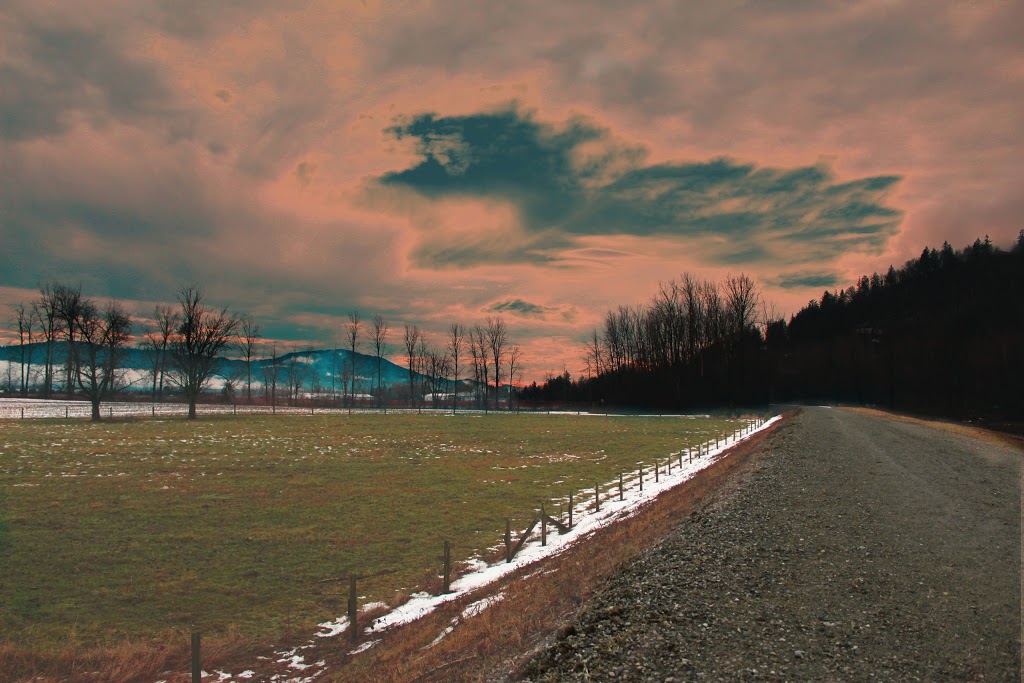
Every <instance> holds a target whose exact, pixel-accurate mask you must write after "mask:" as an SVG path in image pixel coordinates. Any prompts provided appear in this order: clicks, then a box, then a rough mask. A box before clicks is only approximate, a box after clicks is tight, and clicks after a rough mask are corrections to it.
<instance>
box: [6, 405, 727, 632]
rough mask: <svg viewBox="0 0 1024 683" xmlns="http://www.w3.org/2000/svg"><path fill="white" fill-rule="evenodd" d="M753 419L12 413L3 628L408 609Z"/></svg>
mask: <svg viewBox="0 0 1024 683" xmlns="http://www.w3.org/2000/svg"><path fill="white" fill-rule="evenodd" d="M740 424H741V423H740V421H738V420H719V419H689V418H658V417H594V416H579V417H577V416H569V415H493V414H492V415H484V416H481V415H468V414H467V415H458V416H441V415H436V414H433V415H410V414H405V415H387V416H385V415H357V416H351V417H345V416H323V417H321V416H311V417H309V416H307V417H301V416H286V417H281V416H279V417H271V416H246V417H238V418H232V417H221V418H211V419H207V420H204V421H199V422H195V423H190V422H187V421H184V420H163V421H161V420H131V421H120V422H107V423H100V424H91V423H82V422H64V421H40V420H36V421H6V422H3V423H2V431H0V567H2V571H0V595H2V596H3V599H2V602H0V631H2V633H3V634H5V635H4V638H5V639H6V640H7V641H8V645H11V646H14V647H26V648H30V649H33V650H35V651H37V652H38V651H39V650H40V649H42V650H45V649H46V648H51V647H52V648H55V649H59V648H61V647H66V646H67V643H68V642H69V641H74V642H75V643H78V644H82V645H93V644H109V643H112V642H117V641H119V640H124V639H136V640H160V639H161V638H165V637H167V636H168V633H169V632H172V631H175V632H180V631H181V630H187V629H189V628H191V627H199V628H201V629H202V630H203V632H204V633H219V632H220V633H222V632H226V631H228V630H231V631H233V632H235V633H236V634H239V635H241V636H242V637H244V638H247V639H248V638H251V639H253V640H254V641H257V642H264V643H266V642H274V641H275V640H276V639H279V638H286V637H288V636H289V635H290V634H296V633H303V634H308V633H309V632H311V631H314V630H315V628H316V626H315V625H316V624H317V623H319V622H323V621H326V620H329V619H331V618H334V617H336V616H339V615H341V614H344V612H345V604H346V595H345V594H344V592H343V591H344V586H343V584H342V583H340V582H337V581H332V580H331V579H334V578H338V577H343V576H347V575H349V574H350V573H355V574H376V573H378V572H381V571H384V570H393V573H387V574H383V575H380V576H377V577H375V578H371V579H367V580H365V581H362V582H361V583H360V599H361V601H383V602H387V603H389V604H394V603H395V602H396V601H397V600H399V599H400V598H401V596H402V594H408V593H409V592H411V591H413V590H415V589H416V588H417V587H418V586H422V585H424V584H425V583H427V582H430V581H434V580H436V576H437V573H438V572H439V569H440V559H439V556H440V554H441V546H442V542H443V541H444V540H450V541H451V542H452V543H453V544H454V546H455V550H454V551H453V552H454V555H455V558H456V559H457V560H458V559H467V558H469V557H471V556H472V555H474V554H480V553H484V552H485V551H486V549H487V548H489V547H492V546H494V545H496V544H498V543H500V539H501V536H502V534H503V531H504V519H505V517H511V518H512V519H513V520H514V523H525V521H526V520H527V519H528V518H529V517H530V516H531V515H532V511H533V510H534V508H535V507H536V506H537V505H539V504H540V503H541V502H542V501H544V502H547V501H552V503H551V504H549V508H548V509H549V511H553V512H557V509H558V504H557V501H558V500H559V499H563V498H564V497H565V496H566V495H567V494H568V492H569V491H570V490H571V489H575V490H576V491H579V490H580V489H582V488H591V489H592V487H593V485H594V483H595V482H609V481H612V480H613V479H614V478H616V477H617V476H618V473H619V472H620V471H627V472H635V470H636V467H637V465H638V464H640V463H644V464H646V465H651V464H653V463H654V462H656V461H657V462H664V461H665V460H666V459H667V458H668V457H669V455H670V454H672V453H675V452H678V451H680V450H682V449H683V448H686V447H689V446H694V445H696V444H698V443H701V442H704V441H707V440H708V439H709V438H710V439H712V440H713V439H714V437H715V435H718V434H721V435H724V434H726V433H732V432H733V431H735V430H736V429H737V428H738V427H739V426H740Z"/></svg>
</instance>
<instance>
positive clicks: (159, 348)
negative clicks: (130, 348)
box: [143, 304, 178, 401]
mask: <svg viewBox="0 0 1024 683" xmlns="http://www.w3.org/2000/svg"><path fill="white" fill-rule="evenodd" d="M177 329H178V314H177V313H175V312H174V309H172V308H171V307H170V306H163V305H159V304H158V305H157V306H156V307H154V308H153V326H152V327H150V328H149V329H148V330H147V331H146V335H145V340H144V342H143V343H144V344H145V346H146V348H148V349H149V352H150V354H151V358H150V360H151V362H152V370H153V400H154V401H159V400H162V399H163V396H164V375H165V373H166V372H167V350H168V349H169V348H170V344H171V337H173V336H174V333H175V331H176V330H177Z"/></svg>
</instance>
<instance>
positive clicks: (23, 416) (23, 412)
mask: <svg viewBox="0 0 1024 683" xmlns="http://www.w3.org/2000/svg"><path fill="white" fill-rule="evenodd" d="M64 410H65V412H66V411H67V408H64ZM21 419H22V420H24V419H25V409H24V408H22V409H21Z"/></svg>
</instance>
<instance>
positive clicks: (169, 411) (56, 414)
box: [0, 398, 427, 420]
mask: <svg viewBox="0 0 1024 683" xmlns="http://www.w3.org/2000/svg"><path fill="white" fill-rule="evenodd" d="M91 412H92V409H91V407H90V405H89V402H88V401H64V400H53V399H50V400H46V399H35V398H0V420H3V419H26V420H28V419H43V418H51V419H53V418H88V417H89V416H90V415H91ZM196 412H197V413H198V414H199V415H201V416H202V415H231V414H238V415H242V414H257V413H258V414H267V413H271V412H273V413H275V414H294V415H309V414H311V412H313V411H312V410H311V409H310V408H292V407H288V406H277V407H276V408H275V407H271V406H254V405H233V404H227V403H220V404H215V403H200V404H199V405H197V406H196ZM348 412H349V411H348V409H345V408H316V409H315V413H316V414H317V415H323V414H331V413H334V414H341V413H346V414H347V413H348ZM352 412H354V413H355V412H368V411H367V410H366V409H363V410H360V409H354V410H353V411H352ZM369 412H374V411H369ZM388 412H402V409H398V410H396V409H394V408H389V409H388ZM423 412H427V409H424V410H423ZM100 414H101V416H102V417H105V418H106V417H160V416H175V415H187V414H188V405H187V404H185V403H151V402H148V401H130V402H129V401H123V402H122V401H116V402H114V401H111V402H105V403H102V404H101V405H100Z"/></svg>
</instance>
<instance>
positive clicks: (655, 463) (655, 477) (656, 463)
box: [654, 460, 659, 482]
mask: <svg viewBox="0 0 1024 683" xmlns="http://www.w3.org/2000/svg"><path fill="white" fill-rule="evenodd" d="M654 481H655V482H657V481H659V480H658V461H657V460H655V461H654Z"/></svg>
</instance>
